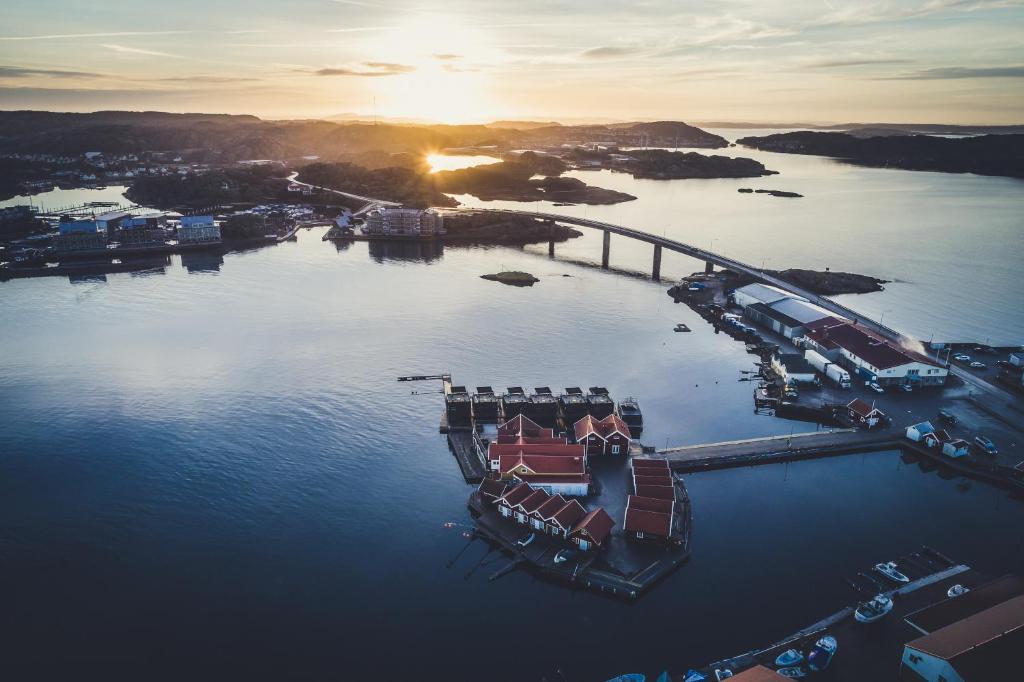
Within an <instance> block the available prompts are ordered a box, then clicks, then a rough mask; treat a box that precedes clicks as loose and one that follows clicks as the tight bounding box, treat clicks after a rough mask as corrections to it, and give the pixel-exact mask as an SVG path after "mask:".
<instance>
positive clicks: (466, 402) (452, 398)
mask: <svg viewBox="0 0 1024 682" xmlns="http://www.w3.org/2000/svg"><path fill="white" fill-rule="evenodd" d="M444 406H445V412H446V413H447V415H448V427H449V428H469V427H470V426H471V425H472V423H473V415H472V402H471V401H470V398H469V393H467V392H466V387H465V386H452V390H451V392H450V393H447V394H445V396H444Z"/></svg>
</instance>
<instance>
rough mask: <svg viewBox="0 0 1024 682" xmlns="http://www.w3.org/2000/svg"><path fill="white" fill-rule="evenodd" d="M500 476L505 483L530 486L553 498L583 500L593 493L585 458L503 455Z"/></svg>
mask: <svg viewBox="0 0 1024 682" xmlns="http://www.w3.org/2000/svg"><path fill="white" fill-rule="evenodd" d="M498 472H499V475H500V477H501V478H502V479H504V480H508V479H515V480H519V481H523V482H527V483H529V484H530V485H532V486H533V487H535V488H544V489H545V490H547V491H548V492H550V493H552V494H560V495H571V496H579V497H582V496H584V495H586V494H587V493H588V492H589V490H590V475H589V474H587V463H586V460H585V459H584V458H583V457H561V456H550V455H524V454H515V455H502V456H501V457H500V459H499V464H498Z"/></svg>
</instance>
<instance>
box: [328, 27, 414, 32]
mask: <svg viewBox="0 0 1024 682" xmlns="http://www.w3.org/2000/svg"><path fill="white" fill-rule="evenodd" d="M396 28H398V26H356V27H353V28H328V29H325V30H324V32H325V33H361V32H363V31H391V30H393V29H396Z"/></svg>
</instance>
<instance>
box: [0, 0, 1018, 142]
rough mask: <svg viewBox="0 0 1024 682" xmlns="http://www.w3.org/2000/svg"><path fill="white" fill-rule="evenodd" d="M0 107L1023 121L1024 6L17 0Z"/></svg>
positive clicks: (941, 1)
mask: <svg viewBox="0 0 1024 682" xmlns="http://www.w3.org/2000/svg"><path fill="white" fill-rule="evenodd" d="M0 109H46V110H52V111H96V110H104V109H127V110H161V111H175V112H182V111H192V112H226V113H239V114H242V113H248V114H255V115H257V116H261V117H264V118H323V117H332V116H339V115H351V114H354V115H357V116H360V117H372V116H378V117H379V118H381V119H388V118H391V119H409V120H418V121H438V122H444V123H478V122H487V121H492V120H498V119H519V120H524V119H527V120H543V121H550V120H558V121H563V122H582V121H611V120H658V119H673V120H684V121H704V122H707V121H744V122H755V123H759V122H760V123H767V122H803V123H829V122H832V123H844V122H862V123H866V122H891V123H900V122H913V123H963V124H1009V123H1024V0H907V1H892V2H872V1H871V0H866V1H864V2H843V1H841V0H818V1H807V2H801V1H794V0H790V1H781V0H749V1H748V0H724V1H722V2H692V1H690V0H665V1H662V0H633V1H631V2H630V1H622V2H619V1H612V0H588V1H586V2H584V1H581V0H503V1H501V2H492V1H491V0H445V1H444V2H429V1H422V0H419V1H418V0H410V1H403V0H381V1H380V2H377V1H374V0H366V1H364V0H275V1H271V0H214V1H212V2H211V1H210V0H171V1H169V0H161V1H159V2H155V1H151V0H92V1H91V2H87V3H86V2H81V1H80V0H10V1H9V2H6V3H5V7H4V21H3V22H2V23H0Z"/></svg>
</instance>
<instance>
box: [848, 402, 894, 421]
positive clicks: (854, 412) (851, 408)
mask: <svg viewBox="0 0 1024 682" xmlns="http://www.w3.org/2000/svg"><path fill="white" fill-rule="evenodd" d="M846 409H847V411H848V412H849V414H850V419H852V420H853V421H854V423H856V424H858V425H859V426H863V427H864V428H868V429H870V428H874V427H875V426H876V425H877V424H879V423H880V422H882V421H884V420H885V413H884V412H882V411H881V410H880V409H878V408H877V407H874V406H873V405H870V404H869V403H867V402H865V401H863V400H861V399H860V398H854V399H853V400H851V401H850V402H849V404H848V405H847V406H846Z"/></svg>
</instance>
